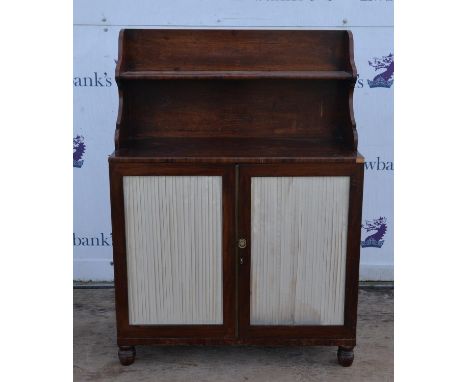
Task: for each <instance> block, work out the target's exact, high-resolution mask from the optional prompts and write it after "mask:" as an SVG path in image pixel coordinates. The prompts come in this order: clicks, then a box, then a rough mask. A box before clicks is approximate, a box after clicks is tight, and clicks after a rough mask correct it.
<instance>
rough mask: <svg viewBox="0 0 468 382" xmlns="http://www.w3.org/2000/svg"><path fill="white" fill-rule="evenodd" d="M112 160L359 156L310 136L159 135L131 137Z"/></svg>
mask: <svg viewBox="0 0 468 382" xmlns="http://www.w3.org/2000/svg"><path fill="white" fill-rule="evenodd" d="M130 143H131V145H130V146H131V148H121V149H119V150H116V152H115V153H114V155H113V157H112V160H114V159H115V160H118V161H134V160H135V159H139V160H140V161H145V162H193V161H198V162H207V163H266V162H268V163H274V162H283V163H284V162H348V163H356V161H357V160H358V159H359V157H360V155H359V154H357V153H356V151H354V150H352V149H349V148H346V147H345V146H344V145H343V144H341V143H340V142H337V141H334V142H330V141H320V140H316V139H310V138H260V137H259V138H156V139H154V140H152V141H148V140H141V141H139V140H136V139H135V140H132V141H131V142H130Z"/></svg>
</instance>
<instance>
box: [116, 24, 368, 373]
mask: <svg viewBox="0 0 468 382" xmlns="http://www.w3.org/2000/svg"><path fill="white" fill-rule="evenodd" d="M116 81H117V84H118V88H119V111H118V117H117V129H116V132H115V152H114V153H113V154H112V155H111V156H110V157H109V171H110V197H111V208H112V227H113V242H114V267H115V269H114V270H115V295H116V315H117V343H118V346H119V352H118V355H119V359H120V362H121V363H122V364H123V365H129V364H131V363H132V362H133V361H134V358H135V345H150V344H153V345H171V344H186V345H189V344H210V345H215V344H217V345H218V344H219V345H221V344H250V345H329V346H338V361H339V363H340V364H341V365H343V366H349V365H351V364H352V362H353V358H354V353H353V348H354V346H355V344H356V314H357V297H358V279H359V277H358V275H359V239H360V221H361V208H362V188H363V162H364V161H363V157H362V156H361V155H360V154H359V153H358V152H357V133H356V127H355V122H354V117H353V91H354V84H355V81H356V69H355V65H354V62H353V39H352V34H351V32H348V31H329V30H327V31H319V30H315V31H284V30H283V31H273V30H137V29H127V30H122V31H121V33H120V37H119V59H118V63H117V68H116Z"/></svg>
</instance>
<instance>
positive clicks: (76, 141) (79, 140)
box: [73, 135, 86, 168]
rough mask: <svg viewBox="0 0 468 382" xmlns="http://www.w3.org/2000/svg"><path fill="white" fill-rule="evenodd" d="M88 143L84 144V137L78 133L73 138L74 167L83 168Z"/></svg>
mask: <svg viewBox="0 0 468 382" xmlns="http://www.w3.org/2000/svg"><path fill="white" fill-rule="evenodd" d="M85 149H86V145H85V144H84V137H83V136H82V135H77V136H76V137H75V138H73V167H78V168H81V166H83V159H82V158H83V154H84V152H85Z"/></svg>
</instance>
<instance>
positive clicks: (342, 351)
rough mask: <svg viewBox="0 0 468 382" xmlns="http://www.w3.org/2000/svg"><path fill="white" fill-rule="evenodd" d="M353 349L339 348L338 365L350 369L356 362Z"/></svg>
mask: <svg viewBox="0 0 468 382" xmlns="http://www.w3.org/2000/svg"><path fill="white" fill-rule="evenodd" d="M353 349H354V348H353V347H349V346H338V352H337V357H338V363H339V364H340V365H341V366H343V367H348V366H351V365H352V364H353V361H354V351H353Z"/></svg>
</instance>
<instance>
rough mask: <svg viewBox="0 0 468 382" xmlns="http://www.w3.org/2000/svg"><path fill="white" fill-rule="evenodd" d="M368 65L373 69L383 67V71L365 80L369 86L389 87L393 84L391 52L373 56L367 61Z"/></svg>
mask: <svg viewBox="0 0 468 382" xmlns="http://www.w3.org/2000/svg"><path fill="white" fill-rule="evenodd" d="M369 65H370V66H372V67H373V68H374V69H375V70H380V69H385V71H383V72H381V73H379V74H377V75H376V76H375V77H374V79H373V80H372V81H371V80H367V83H368V84H369V87H371V88H390V87H391V86H392V85H393V54H392V53H390V54H389V55H388V56H383V57H380V58H378V57H374V58H373V59H372V61H369Z"/></svg>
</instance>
